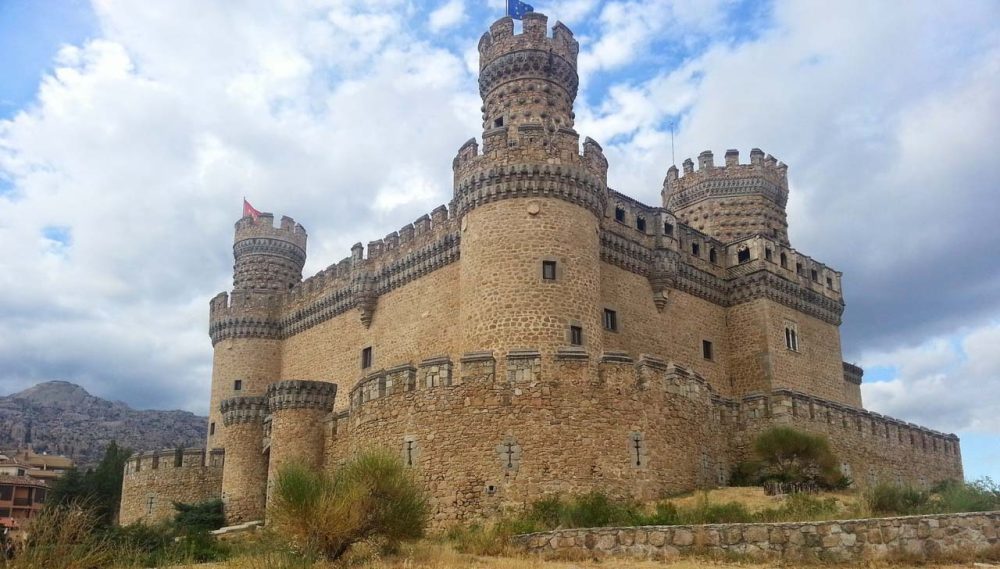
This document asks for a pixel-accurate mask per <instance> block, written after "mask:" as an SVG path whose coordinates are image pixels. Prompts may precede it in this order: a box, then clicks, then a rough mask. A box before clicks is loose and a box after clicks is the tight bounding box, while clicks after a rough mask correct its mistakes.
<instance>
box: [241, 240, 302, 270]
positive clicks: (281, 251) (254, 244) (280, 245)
mask: <svg viewBox="0 0 1000 569" xmlns="http://www.w3.org/2000/svg"><path fill="white" fill-rule="evenodd" d="M233 255H234V256H235V257H236V259H239V258H240V257H243V256H244V255H273V256H276V257H284V258H287V259H289V260H291V261H293V262H295V263H296V264H297V265H298V266H299V267H301V266H302V265H305V262H306V251H305V249H303V248H302V247H299V246H298V245H297V244H295V243H292V242H290V241H286V240H284V239H279V238H276V237H266V236H265V237H249V238H246V239H242V240H240V241H237V242H236V243H235V244H234V245H233Z"/></svg>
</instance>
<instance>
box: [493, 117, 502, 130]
mask: <svg viewBox="0 0 1000 569" xmlns="http://www.w3.org/2000/svg"><path fill="white" fill-rule="evenodd" d="M502 126H503V117H500V118H497V119H495V120H494V121H493V127H494V128H500V127H502Z"/></svg>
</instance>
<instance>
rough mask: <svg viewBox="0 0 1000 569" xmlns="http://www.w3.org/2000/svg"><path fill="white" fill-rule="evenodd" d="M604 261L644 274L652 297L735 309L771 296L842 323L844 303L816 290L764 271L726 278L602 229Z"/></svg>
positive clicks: (831, 321) (671, 251)
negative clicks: (676, 296)
mask: <svg viewBox="0 0 1000 569" xmlns="http://www.w3.org/2000/svg"><path fill="white" fill-rule="evenodd" d="M601 260H602V261H605V262H607V263H609V264H612V265H615V266H618V267H621V268H623V269H625V270H627V271H629V272H632V273H635V274H638V275H642V276H646V277H648V278H649V280H650V284H651V285H652V286H653V287H654V291H653V292H654V294H656V293H661V292H663V291H665V290H666V289H669V288H673V289H676V290H679V291H682V292H685V293H687V294H690V295H692V296H697V297H699V298H703V299H705V300H708V301H709V302H712V303H714V304H717V305H719V306H735V305H737V304H742V303H745V302H750V301H752V300H756V299H759V298H767V299H770V300H773V301H775V302H778V303H780V304H783V305H785V306H788V307H789V308H793V309H795V310H798V311H799V312H802V313H805V314H808V315H810V316H813V317H815V318H818V319H820V320H823V321H824V322H828V323H830V324H834V325H839V324H840V317H841V315H842V314H843V312H844V303H843V301H840V300H834V299H831V298H828V297H826V296H823V295H822V294H820V293H818V292H815V291H812V290H810V289H808V288H806V287H803V286H801V285H800V284H798V283H795V282H792V281H789V280H787V279H785V278H783V277H781V276H780V275H778V274H775V273H773V272H770V271H768V270H766V266H765V265H763V264H759V265H758V266H759V267H760V268H759V270H755V271H753V272H749V273H746V274H743V272H742V271H737V272H735V274H734V275H732V276H731V277H730V278H728V279H726V278H722V277H719V276H716V275H713V274H711V273H709V272H706V271H703V270H701V269H699V268H697V267H695V266H694V265H691V264H689V263H686V262H684V260H683V258H682V257H680V256H679V255H678V254H677V253H676V252H675V251H673V250H670V249H655V250H651V249H650V248H648V247H646V246H645V245H643V244H642V243H639V242H637V241H632V240H629V239H626V238H624V237H621V236H620V235H617V234H614V233H612V232H609V231H601Z"/></svg>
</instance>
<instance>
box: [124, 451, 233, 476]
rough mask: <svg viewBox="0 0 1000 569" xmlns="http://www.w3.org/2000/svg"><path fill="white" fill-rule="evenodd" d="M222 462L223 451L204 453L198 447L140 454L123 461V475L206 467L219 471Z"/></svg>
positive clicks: (223, 457)
mask: <svg viewBox="0 0 1000 569" xmlns="http://www.w3.org/2000/svg"><path fill="white" fill-rule="evenodd" d="M224 461H225V451H224V450H223V449H212V450H210V451H206V450H205V449H204V448H202V447H198V448H175V449H163V450H158V451H152V452H140V453H137V454H134V455H132V456H131V457H130V458H129V459H128V460H127V461H125V475H126V476H127V475H131V474H136V473H139V472H143V471H148V470H161V469H166V468H205V467H208V468H220V469H221V468H222V465H223V463H224Z"/></svg>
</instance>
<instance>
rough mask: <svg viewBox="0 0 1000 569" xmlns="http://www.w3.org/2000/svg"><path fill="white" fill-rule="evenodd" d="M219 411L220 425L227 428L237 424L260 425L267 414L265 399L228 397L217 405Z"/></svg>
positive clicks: (261, 397)
mask: <svg viewBox="0 0 1000 569" xmlns="http://www.w3.org/2000/svg"><path fill="white" fill-rule="evenodd" d="M219 410H220V411H221V412H222V424H223V425H225V426H227V427H228V426H230V425H235V424H238V423H258V422H261V423H262V422H263V421H264V417H266V416H267V414H268V408H267V398H266V397H263V396H260V397H230V398H229V399H224V400H223V401H222V403H221V404H219Z"/></svg>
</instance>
